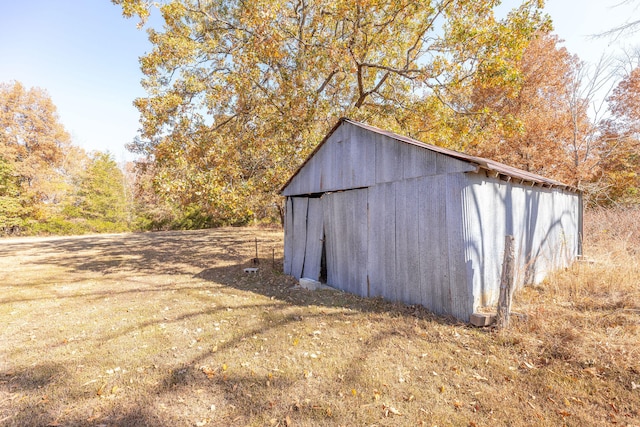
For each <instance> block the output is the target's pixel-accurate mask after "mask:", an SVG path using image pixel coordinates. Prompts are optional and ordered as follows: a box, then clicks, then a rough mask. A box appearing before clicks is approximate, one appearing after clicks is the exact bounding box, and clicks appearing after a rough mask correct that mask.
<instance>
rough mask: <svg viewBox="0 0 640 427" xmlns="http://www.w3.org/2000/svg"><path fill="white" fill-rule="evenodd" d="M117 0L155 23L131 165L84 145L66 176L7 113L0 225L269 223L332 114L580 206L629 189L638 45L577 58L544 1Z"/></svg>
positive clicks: (51, 149)
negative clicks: (469, 157) (508, 168)
mask: <svg viewBox="0 0 640 427" xmlns="http://www.w3.org/2000/svg"><path fill="white" fill-rule="evenodd" d="M113 3H115V4H117V5H119V6H121V8H122V11H123V15H124V16H126V17H132V16H137V17H138V18H139V19H140V20H141V22H140V25H141V26H144V22H145V20H146V19H147V18H148V17H149V14H150V13H151V10H152V8H154V7H157V8H158V10H157V11H156V12H155V13H159V14H160V15H161V17H162V22H163V26H162V28H148V29H147V32H148V36H149V40H150V42H151V44H152V49H151V51H150V52H148V53H147V54H146V55H145V56H143V57H141V59H140V66H141V69H142V71H143V73H144V75H145V78H144V80H143V82H142V84H143V87H144V88H145V89H146V92H147V95H146V96H145V97H141V98H138V99H136V100H135V101H134V104H135V105H136V107H137V108H138V110H139V111H140V117H141V124H142V129H141V132H140V134H139V135H138V136H137V137H136V138H135V140H134V141H133V142H132V143H131V144H129V147H128V148H129V149H130V150H131V151H132V152H134V153H136V154H137V155H138V156H139V158H138V161H137V162H136V164H135V165H129V167H128V168H127V169H126V170H125V171H120V172H118V173H116V172H115V171H112V172H113V173H108V174H107V175H108V177H109V178H114V182H110V183H109V184H107V183H106V182H105V181H103V180H102V181H101V180H100V179H98V176H99V175H100V174H101V172H100V171H103V170H105V168H115V169H117V167H116V165H115V163H114V162H113V159H112V158H110V157H109V156H108V155H106V157H105V155H104V154H94V155H93V156H87V155H86V154H84V156H85V157H84V160H82V162H85V163H84V164H86V165H89V164H94V163H96V162H97V164H96V165H95V166H96V170H95V171H94V172H90V170H91V168H89V167H84V168H80V169H77V170H73V167H72V166H70V164H71V163H73V164H80V163H82V162H80V161H78V160H77V159H76V160H74V161H73V162H71V163H70V162H69V160H68V159H69V158H71V157H74V156H76V157H77V158H80V157H82V153H80V151H79V150H78V149H77V148H73V147H72V146H71V145H70V144H69V143H68V136H66V137H64V131H63V129H61V127H56V126H52V127H51V128H50V129H49V133H48V134H46V136H43V140H42V142H38V143H37V144H34V143H33V142H30V140H29V139H28V136H27V135H30V134H29V133H28V132H27V131H25V133H24V134H20V135H18V134H16V132H18V130H19V129H20V126H19V125H16V124H13V125H12V124H11V123H13V122H11V120H14V121H15V120H17V118H18V117H20V115H16V114H14V115H13V116H11V115H9V116H7V117H8V118H5V117H4V116H3V119H2V120H4V121H3V124H2V128H1V130H2V132H4V133H3V136H2V138H3V140H2V150H4V151H3V152H2V153H0V185H1V187H0V197H2V198H1V199H0V200H1V202H0V203H2V205H0V215H4V216H3V217H2V218H3V219H2V220H1V221H3V222H2V223H0V224H7V225H5V228H6V227H7V226H9V227H11V226H12V225H9V224H18V223H20V221H22V224H25V222H24V221H27V223H28V224H32V225H33V224H35V223H42V222H43V221H44V222H46V221H45V219H46V220H49V219H50V218H60V221H66V222H65V224H68V223H73V224H80V225H78V226H82V227H90V228H91V227H93V228H95V229H104V228H108V227H111V225H109V226H107V225H106V224H120V225H119V226H124V225H126V227H128V228H135V229H164V228H201V227H211V226H217V225H225V224H247V223H250V222H255V221H278V220H279V218H280V217H281V213H282V210H281V206H282V201H281V198H280V196H279V195H278V189H279V188H280V186H281V185H282V184H283V183H284V182H285V181H286V180H287V178H288V177H289V176H290V175H291V173H293V171H295V169H296V168H298V167H299V165H300V164H301V163H302V162H303V161H304V159H305V158H306V157H307V156H308V155H309V153H310V152H311V151H312V150H313V148H314V147H315V146H316V145H317V143H318V142H319V141H320V140H321V139H322V138H323V137H324V135H325V134H326V133H327V132H328V130H329V129H330V128H331V127H332V126H333V125H334V124H335V122H336V121H337V119H338V118H339V117H344V116H346V117H349V118H352V119H355V120H359V121H363V122H366V123H369V124H372V125H375V126H378V127H381V128H384V129H388V130H391V131H395V132H397V133H400V134H403V135H407V136H410V137H413V138H415V139H418V140H421V141H424V142H427V143H431V144H435V145H439V146H443V147H447V148H452V149H455V150H458V151H464V152H467V153H470V154H474V155H478V156H483V157H488V158H492V159H494V160H497V161H501V162H504V163H506V164H509V165H512V166H515V167H518V168H521V169H524V170H527V171H530V172H534V173H538V174H541V175H544V176H548V177H551V178H555V179H557V180H560V181H563V182H565V183H568V184H571V185H574V186H576V187H579V188H581V189H582V190H583V191H584V194H585V199H586V200H587V203H588V204H590V205H613V204H630V203H635V204H637V203H638V202H639V201H640V193H639V192H638V188H640V177H639V172H640V156H639V153H640V152H639V148H640V145H639V141H640V103H639V102H638V100H639V99H640V68H639V67H638V65H639V63H640V52H628V54H627V56H626V57H625V58H623V59H617V60H610V61H608V62H607V61H604V60H603V61H601V62H600V63H599V64H587V63H585V62H583V61H581V60H580V58H578V57H577V56H576V55H572V54H571V53H570V52H568V51H567V50H566V49H565V48H564V47H562V43H561V41H560V40H559V39H558V37H557V36H556V35H554V34H553V26H552V22H551V19H550V17H549V16H547V15H545V14H544V13H543V11H542V8H543V2H542V1H540V0H528V1H523V2H522V4H520V5H519V6H518V7H516V8H514V9H512V10H511V11H509V12H508V13H506V14H505V15H504V16H499V15H498V11H497V7H498V5H499V2H496V1H493V0H435V1H422V2H416V1H413V0H356V1H354V0H249V1H234V0H231V1H229V0H171V1H169V0H167V1H160V2H153V3H151V2H147V1H145V0H113ZM10 88H11V85H4V86H3V95H2V96H3V97H6V96H8V95H6V93H8V92H10V91H9V89H10ZM12 90H13V89H12ZM21 90H22V91H23V92H24V93H26V94H27V95H25V96H26V97H28V96H35V95H28V94H29V93H30V91H35V92H38V90H37V89H32V90H25V89H24V88H22V89H21ZM2 108H3V111H5V110H6V109H7V107H6V106H5V105H4V104H3V107H2ZM3 114H4V113H3ZM54 122H55V120H54ZM8 132H9V133H8ZM10 132H14V134H16V135H18V136H11V135H9V134H10ZM30 132H31V131H30ZM32 134H33V132H32ZM7 135H9V136H7ZM12 138H13V139H12ZM65 162H66V163H65ZM110 162H111V163H110ZM34 168H35V169H38V168H40V169H38V170H40V171H41V173H42V174H44V175H42V176H47V175H46V174H49V175H50V176H51V177H54V178H55V179H54V178H50V179H46V178H44V179H43V178H41V177H38V176H35V175H30V172H29V171H30V170H31V171H33V170H35V169H34ZM92 173H93V174H95V175H97V176H93V177H91V176H90V175H91V174H92ZM116 178H117V179H116ZM92 179H94V180H96V181H94V184H90V181H91V180H92ZM115 181H119V183H116V182H115ZM101 185H105V186H108V187H109V188H112V189H116V190H114V191H113V192H112V193H109V195H107V193H102V191H103V190H104V188H101V187H100V186H101ZM98 195H100V197H103V198H108V197H117V198H119V199H118V200H119V201H118V202H117V203H116V202H115V199H112V200H111V202H109V203H106V204H102V203H101V202H99V201H98V200H93V199H94V197H97V196H98ZM98 198H99V197H98ZM107 205H108V206H109V207H110V208H112V209H113V212H110V213H108V214H107V213H101V214H99V215H98V214H96V212H98V211H99V210H100V209H101V208H100V206H107ZM25 218H26V219H25ZM116 218H118V219H117V220H116ZM29 221H31V222H29ZM34 221H35V222H34ZM101 221H105V222H104V223H103V222H101ZM99 223H100V224H102V225H100V226H98V224H99ZM0 226H2V225H0ZM100 227H102V228H100ZM113 227H116V226H115V225H113ZM116 228H117V227H116Z"/></svg>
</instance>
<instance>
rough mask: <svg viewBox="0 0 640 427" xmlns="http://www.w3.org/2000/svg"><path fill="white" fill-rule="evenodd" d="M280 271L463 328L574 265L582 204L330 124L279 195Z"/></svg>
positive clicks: (576, 197)
mask: <svg viewBox="0 0 640 427" xmlns="http://www.w3.org/2000/svg"><path fill="white" fill-rule="evenodd" d="M282 195H283V196H285V197H286V216H285V227H284V231H285V237H284V272H285V273H286V274H289V275H292V276H294V277H296V278H308V279H313V280H318V281H321V282H323V283H326V284H328V285H330V286H332V287H334V288H338V289H342V290H344V291H346V292H350V293H354V294H357V295H360V296H364V297H377V296H380V297H383V298H385V299H387V300H391V301H400V302H403V303H406V304H421V305H423V306H425V307H426V308H427V309H429V310H431V311H433V312H435V313H438V314H451V315H453V316H455V317H457V318H459V319H461V320H464V321H468V320H469V317H470V315H471V314H472V313H473V312H474V311H477V309H478V308H479V307H482V306H486V305H491V304H494V303H496V302H497V299H498V294H499V289H500V275H501V270H502V261H503V254H504V241H505V235H513V236H514V237H515V251H516V285H518V286H521V285H522V284H529V283H539V282H540V281H542V280H543V279H544V277H545V276H546V275H547V273H549V272H550V271H551V270H553V269H557V268H562V267H566V266H568V265H570V264H571V262H572V261H573V260H574V259H575V258H576V257H577V256H578V255H580V254H581V235H582V195H581V193H580V192H579V191H578V190H577V189H575V188H572V187H570V186H568V185H565V184H562V183H560V182H557V181H554V180H551V179H547V178H544V177H542V176H539V175H536V174H532V173H529V172H526V171H523V170H519V169H516V168H513V167H510V166H507V165H504V164H501V163H497V162H494V161H491V160H488V159H484V158H479V157H473V156H469V155H466V154H463V153H459V152H456V151H452V150H448V149H445V148H441V147H437V146H433V145H429V144H425V143H422V142H420V141H416V140H414V139H411V138H407V137H404V136H401V135H398V134H395V133H391V132H387V131H384V130H382V129H378V128H375V127H372V126H368V125H365V124H363V123H358V122H354V121H351V120H348V119H341V120H340V121H339V122H338V123H337V124H336V125H335V126H334V128H333V129H332V130H331V131H330V132H329V134H328V135H327V136H326V137H325V138H324V140H323V141H322V142H321V143H320V144H319V145H318V147H316V149H315V150H314V151H313V153H311V155H310V156H309V158H308V159H307V160H306V161H305V162H304V163H303V164H302V166H301V167H300V168H299V169H298V170H297V172H296V173H295V174H294V175H293V176H292V177H291V178H290V179H289V181H288V182H287V183H286V184H285V186H284V187H283V188H282Z"/></svg>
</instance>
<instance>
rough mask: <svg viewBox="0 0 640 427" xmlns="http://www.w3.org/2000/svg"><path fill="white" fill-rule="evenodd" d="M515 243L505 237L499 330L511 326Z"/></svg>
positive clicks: (498, 318)
mask: <svg viewBox="0 0 640 427" xmlns="http://www.w3.org/2000/svg"><path fill="white" fill-rule="evenodd" d="M513 242H514V238H513V236H505V238H504V261H503V262H502V277H501V278H500V297H499V298H498V314H497V316H496V326H497V327H498V328H499V329H502V328H506V327H508V326H509V314H510V312H511V296H512V293H513V281H514V272H515V250H514V247H513V246H514V245H513Z"/></svg>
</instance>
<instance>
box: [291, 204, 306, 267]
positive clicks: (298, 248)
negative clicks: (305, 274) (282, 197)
mask: <svg viewBox="0 0 640 427" xmlns="http://www.w3.org/2000/svg"><path fill="white" fill-rule="evenodd" d="M290 199H291V202H292V205H293V209H292V210H291V211H292V212H293V227H292V230H293V250H292V254H291V275H292V276H293V277H296V278H300V277H302V269H303V267H304V254H305V252H306V248H307V209H308V203H309V199H308V198H306V197H291V198H290Z"/></svg>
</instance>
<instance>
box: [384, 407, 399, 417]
mask: <svg viewBox="0 0 640 427" xmlns="http://www.w3.org/2000/svg"><path fill="white" fill-rule="evenodd" d="M382 409H383V411H384V416H385V417H388V416H389V415H396V416H402V414H401V413H400V411H398V410H397V409H396V408H394V407H393V406H387V405H382Z"/></svg>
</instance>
